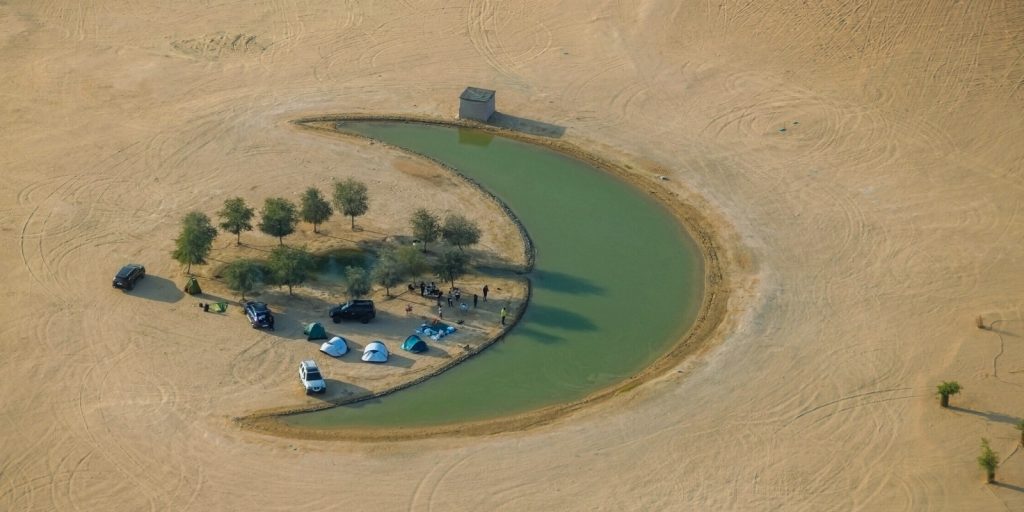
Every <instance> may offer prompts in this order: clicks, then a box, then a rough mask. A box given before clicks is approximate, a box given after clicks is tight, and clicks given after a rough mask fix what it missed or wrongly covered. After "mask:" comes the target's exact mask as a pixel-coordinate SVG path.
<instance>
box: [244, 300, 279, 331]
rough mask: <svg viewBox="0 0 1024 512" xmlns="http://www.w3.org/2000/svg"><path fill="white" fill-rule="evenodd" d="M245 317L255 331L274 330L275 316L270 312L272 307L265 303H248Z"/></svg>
mask: <svg viewBox="0 0 1024 512" xmlns="http://www.w3.org/2000/svg"><path fill="white" fill-rule="evenodd" d="M244 307H245V316H246V317H248V318H249V323H250V324H252V328H253V329H270V330H271V331H273V330H274V314H273V313H271V312H270V306H267V305H266V304H265V303H263V302H255V301H251V300H250V301H248V302H246V303H245V305H244Z"/></svg>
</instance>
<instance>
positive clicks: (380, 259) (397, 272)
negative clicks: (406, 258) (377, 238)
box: [373, 245, 402, 297]
mask: <svg viewBox="0 0 1024 512" xmlns="http://www.w3.org/2000/svg"><path fill="white" fill-rule="evenodd" d="M373 280H374V281H376V282H377V284H379V285H381V286H383V287H384V293H386V294H387V296H388V297H391V287H392V286H395V285H396V284H398V283H399V281H401V280H402V266H401V265H400V264H399V263H398V256H397V253H396V250H395V247H394V246H391V245H388V246H385V247H384V249H382V250H381V251H380V254H379V255H378V256H377V264H376V265H374V267H373Z"/></svg>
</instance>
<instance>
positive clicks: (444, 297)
mask: <svg viewBox="0 0 1024 512" xmlns="http://www.w3.org/2000/svg"><path fill="white" fill-rule="evenodd" d="M416 288H417V285H416V283H409V291H414V290H416ZM418 288H419V289H420V296H421V297H435V298H436V299H437V317H438V318H444V304H443V302H447V303H448V307H454V306H455V304H456V303H457V304H458V305H459V310H461V311H462V312H463V313H465V312H467V311H469V304H467V303H465V302H462V290H461V289H459V287H457V286H453V287H452V288H451V290H448V293H445V292H444V291H442V290H441V289H440V288H438V287H437V284H436V283H434V282H433V281H431V282H430V283H429V284H428V283H426V282H423V281H420V283H419V286H418ZM482 291H483V299H484V302H487V294H488V293H490V291H491V288H490V286H488V285H484V287H483V290H482ZM442 301H443V302H442ZM479 303H480V296H479V295H477V294H475V293H474V294H473V308H474V309H475V308H476V307H477V305H478V304H479ZM501 310H502V315H501V324H502V325H505V315H506V311H505V308H501ZM410 311H412V306H407V307H406V313H409V312H410Z"/></svg>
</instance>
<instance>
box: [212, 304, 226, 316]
mask: <svg viewBox="0 0 1024 512" xmlns="http://www.w3.org/2000/svg"><path fill="white" fill-rule="evenodd" d="M227 310H228V303H227V302H214V303H213V304H210V311H213V312H214V313H223V312H225V311H227Z"/></svg>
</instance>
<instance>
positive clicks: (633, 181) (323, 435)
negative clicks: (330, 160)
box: [233, 114, 728, 441]
mask: <svg viewBox="0 0 1024 512" xmlns="http://www.w3.org/2000/svg"><path fill="white" fill-rule="evenodd" d="M343 121H391V122H401V123H422V124H432V125H440V126H448V127H465V128H473V129H477V130H481V131H485V132H489V133H492V134H495V135H500V136H503V137H507V138H510V139H515V140H519V141H523V142H528V143H532V144H537V145H541V146H545V147H548V148H550V149H553V150H555V151H557V152H559V153H562V154H565V155H568V156H571V157H573V158H575V159H577V160H580V161H582V162H584V163H586V164H589V165H590V166H592V167H595V168H597V169H599V170H602V171H604V172H607V173H609V174H610V175H612V176H615V177H617V178H620V179H622V180H624V181H626V182H627V183H628V184H629V185H632V186H634V187H637V188H638V189H639V190H641V191H643V192H646V193H648V194H649V195H651V196H652V197H653V198H654V199H655V200H656V201H657V202H658V203H659V204H661V205H662V206H664V207H665V208H666V209H667V210H668V211H669V213H670V214H671V215H672V216H673V217H674V218H675V219H676V220H677V221H678V222H679V223H680V224H681V225H682V227H683V228H684V229H685V231H686V232H687V233H688V234H689V235H690V237H691V238H692V239H693V240H694V242H695V243H696V245H697V246H698V247H699V249H700V253H701V256H702V258H703V263H704V294H703V297H702V299H701V304H700V308H699V310H698V314H697V318H696V319H695V320H694V322H693V324H692V325H691V326H690V327H689V328H688V329H687V330H686V332H685V333H684V334H683V335H682V336H681V337H680V338H679V339H678V340H677V341H676V342H675V343H674V345H673V347H672V348H671V349H670V350H669V351H668V352H666V353H665V354H663V355H662V356H660V357H659V358H658V359H656V360H655V361H654V362H653V363H652V364H651V365H649V366H647V367H646V368H645V369H644V370H642V371H640V372H639V373H637V374H636V375H634V376H632V377H630V378H628V379H625V380H623V381H621V382H618V383H616V384H614V385H612V386H609V387H606V388H604V389H600V390H598V391H595V392H594V393H591V394H590V395H588V396H586V397H584V398H582V399H579V400H576V401H573V402H569V403H564V404H558V405H553V406H549V407H544V408H541V409H536V410H533V411H529V412H526V413H521V414H517V415H512V416H503V417H499V418H494V419H490V420H484V421H473V422H463V423H455V424H447V425H438V426H431V427H415V428H394V427H392V428H379V427H376V428H351V427H341V428H310V427H295V426H292V425H289V424H286V423H284V422H282V421H280V420H279V418H281V417H283V416H288V415H294V414H301V413H308V412H315V411H320V410H325V409H330V408H334V407H338V406H342V405H349V404H353V403H358V402H363V401H366V400H373V399H377V398H380V397H383V396H386V395H389V394H392V393H394V392H397V391H399V390H403V389H407V388H409V387H412V386H415V385H418V384H421V383H423V382H425V381H427V380H429V379H430V378H432V377H435V376H437V375H439V374H441V373H443V372H445V371H447V370H449V369H451V368H454V367H455V366H457V365H458V364H460V363H462V362H464V361H465V360H467V359H469V358H471V357H473V356H475V355H477V354H479V353H482V352H483V350H485V349H486V348H488V347H490V346H491V345H493V344H494V343H497V342H498V341H500V340H501V339H503V338H504V337H505V335H506V334H507V333H508V332H509V331H510V330H511V328H512V326H514V325H516V323H518V321H519V320H520V318H521V316H522V314H523V313H524V312H525V310H526V307H527V306H528V304H529V300H530V296H531V294H532V283H531V282H530V280H529V278H524V279H525V281H526V287H527V291H526V298H525V301H524V303H523V305H522V307H520V308H517V311H516V312H515V317H514V318H513V319H512V320H513V321H512V322H511V323H510V325H509V326H508V327H507V328H506V329H504V330H502V331H501V333H499V334H498V335H497V336H495V337H494V338H493V339H491V340H488V341H487V342H485V343H484V344H482V345H481V346H480V347H477V348H476V349H474V350H472V351H469V352H467V353H465V354H462V355H460V356H459V357H457V358H455V359H454V360H453V361H451V362H450V363H448V364H445V365H444V366H442V367H439V368H437V369H436V370H435V371H432V372H430V373H429V374H426V375H422V376H420V377H418V378H416V379H414V380H412V381H409V382H405V383H402V384H400V385H398V386H395V387H393V388H389V389H387V390H382V391H380V392H377V393H373V394H369V395H365V396H360V397H355V398H351V399H347V400H344V401H338V402H327V403H323V404H319V405H316V406H313V407H301V408H295V407H288V408H278V409H264V410H260V411H255V412H253V413H251V414H248V415H245V416H241V417H236V418H233V421H234V423H235V424H237V425H239V426H240V427H241V428H243V429H245V430H250V431H256V432H261V433H265V434H269V435H274V436H283V437H291V438H301V439H323V440H341V439H344V440H355V441H382V440H385V441H395V440H411V439H422V438H423V437H426V436H465V435H488V434H495V433H500V432H507V431H518V430H524V429H528V428H532V427H536V426H540V425H544V424H548V423H551V422H553V421H555V420H556V419H559V418H561V417H564V416H566V415H568V414H569V413H571V412H574V411H578V410H580V409H582V408H584V407H587V406H589V405H593V404H597V403H599V402H602V401H605V400H607V399H608V398H610V397H612V396H615V395H618V394H620V393H623V392H627V391H629V390H632V389H634V388H636V387H637V386H639V385H640V384H642V383H644V382H647V381H649V380H652V379H654V378H657V377H659V376H661V375H663V374H665V373H666V372H667V371H668V370H669V369H670V368H672V367H674V366H676V365H678V364H679V363H680V362H682V361H683V360H685V359H686V358H687V357H689V356H691V355H693V354H695V353H697V352H698V351H699V350H701V349H703V348H706V347H707V346H709V345H710V341H711V340H712V339H713V338H714V335H715V334H716V331H717V330H718V328H719V326H720V325H722V324H723V320H724V317H725V312H726V308H725V306H726V303H727V301H728V287H727V286H725V282H726V280H727V279H726V278H727V274H726V269H725V268H723V264H722V260H723V258H722V257H721V253H722V252H723V250H722V246H721V244H720V243H719V242H718V238H717V234H716V231H715V230H713V229H711V226H712V223H711V222H710V219H708V218H707V216H706V215H705V214H704V213H703V212H702V211H700V210H698V209H697V208H695V207H693V206H690V205H688V204H686V203H684V202H681V201H680V198H678V197H675V196H673V195H672V193H671V192H670V191H667V190H666V189H665V187H663V186H659V183H658V182H652V181H650V180H647V179H644V177H642V176H640V175H639V174H638V173H637V172H635V171H632V170H630V169H627V168H626V167H623V166H621V165H619V164H616V163H614V162H612V161H610V160H608V159H605V158H601V157H599V156H597V155H595V154H593V153H591V152H587V151H584V150H583V149H581V148H579V147H578V146H576V145H574V144H572V143H568V142H565V141H561V140H554V139H550V138H546V137H541V136H536V135H530V134H526V133H522V132H516V131H513V130H509V129H505V128H499V127H495V126H491V125H486V124H481V123H477V122H472V121H463V120H456V121H453V120H446V119H437V118H429V117H413V116H401V115H383V116H382V115H374V116H369V115H355V114H348V115H346V114H339V115H325V116H313V117H303V118H299V119H295V120H292V121H290V123H291V124H292V125H294V126H296V127H298V128H299V129H304V130H306V129H308V130H314V131H316V132H319V133H321V134H332V135H335V136H342V137H346V138H357V139H361V140H367V139H369V140H372V141H374V142H375V143H377V144H381V145H384V146H386V147H389V148H392V149H396V150H398V151H400V152H403V153H406V154H410V155H414V156H416V157H418V158H422V159H425V160H428V161H430V162H431V163H433V164H435V165H438V166H440V167H441V168H444V169H446V170H448V171H450V172H452V173H454V175H456V176H458V177H460V178H461V179H463V180H466V181H467V182H469V183H470V184H472V185H473V186H474V187H476V188H477V189H478V190H480V191H481V192H483V193H484V194H485V195H487V196H488V197H490V198H491V199H493V200H495V201H496V202H497V203H498V204H499V205H500V206H501V207H502V209H503V210H504V211H505V213H506V215H508V216H509V217H510V219H511V220H512V222H513V223H514V224H515V225H516V226H517V228H518V230H519V232H520V236H521V237H522V238H523V242H524V250H525V253H526V254H525V257H526V264H525V265H524V267H523V270H522V272H524V273H525V272H529V271H530V270H531V269H532V268H533V265H534V260H535V249H534V245H533V242H532V240H531V238H530V236H529V233H528V232H527V231H526V228H525V227H524V226H523V224H522V223H521V222H520V221H519V219H518V218H517V217H516V215H515V214H514V213H513V212H512V210H511V209H510V208H508V207H507V205H505V203H504V202H503V201H502V200H501V199H499V198H497V197H496V196H495V195H494V194H492V193H491V192H490V191H488V190H487V189H486V188H484V187H482V186H481V185H479V184H478V183H477V182H476V181H475V180H473V179H472V178H470V177H468V176H466V175H464V174H462V173H461V172H459V171H458V170H457V169H454V168H452V167H451V166H448V165H446V164H444V163H442V162H439V161H437V160H435V159H433V158H430V157H427V156H425V155H422V154H419V153H416V152H415V151H410V150H407V149H404V148H401V147H397V146H393V145H391V144H388V143H386V142H383V141H380V140H378V139H373V138H372V137H364V136H362V135H355V134H351V133H346V132H343V131H341V130H338V129H336V128H335V126H334V125H335V124H336V123H338V122H343Z"/></svg>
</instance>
